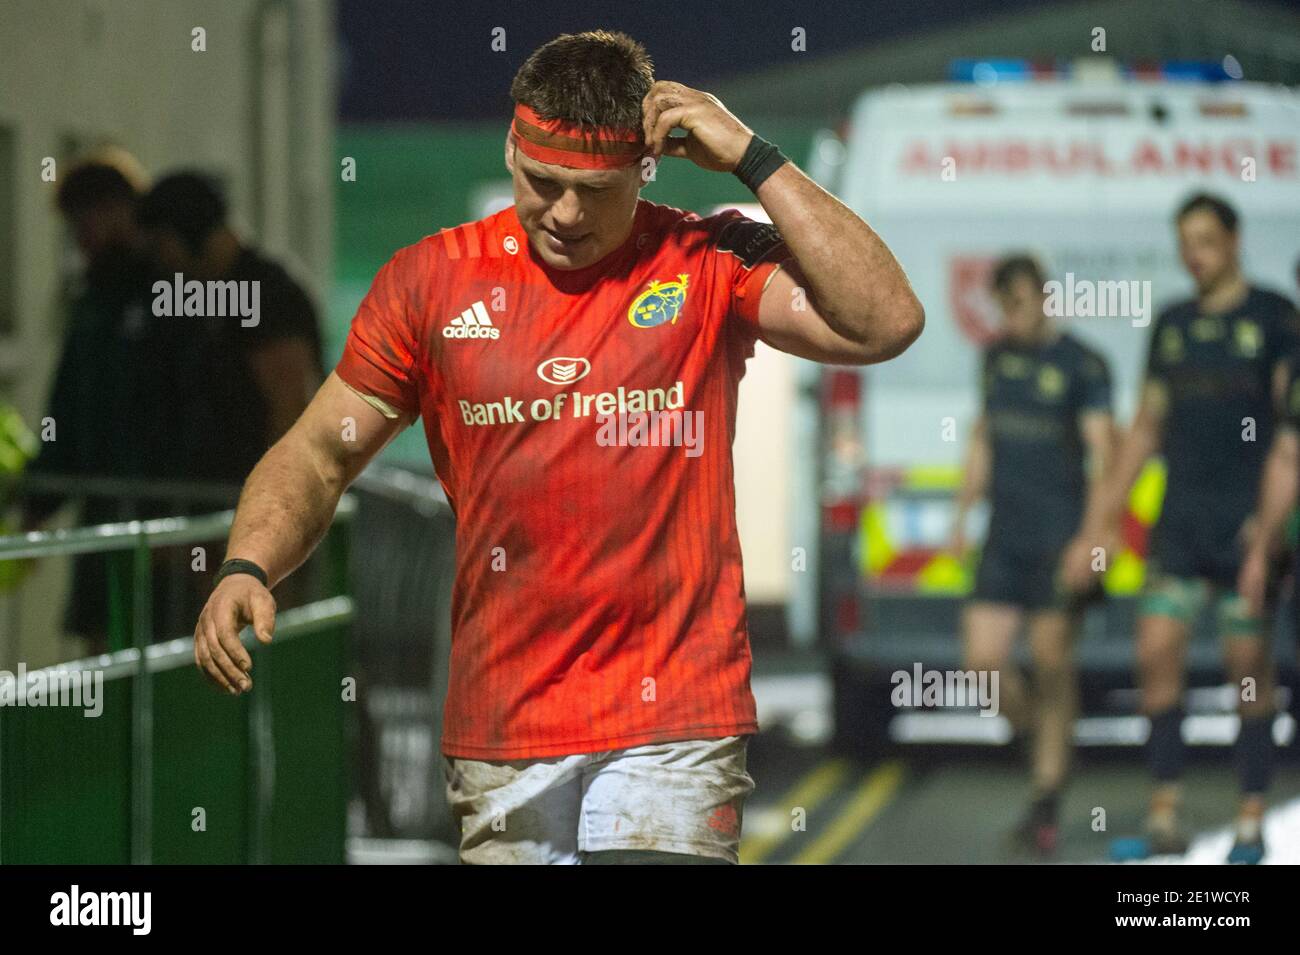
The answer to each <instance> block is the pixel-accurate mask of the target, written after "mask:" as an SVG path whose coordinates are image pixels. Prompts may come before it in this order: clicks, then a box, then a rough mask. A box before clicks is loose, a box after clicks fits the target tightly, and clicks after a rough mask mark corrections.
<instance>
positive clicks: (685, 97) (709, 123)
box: [641, 80, 754, 172]
mask: <svg viewBox="0 0 1300 955" xmlns="http://www.w3.org/2000/svg"><path fill="white" fill-rule="evenodd" d="M641 123H642V126H643V128H644V130H645V141H646V145H647V146H649V147H650V148H651V149H652V150H653V151H654V158H655V161H656V162H658V161H659V157H660V156H676V157H680V158H684V159H689V160H690V161H691V162H693V163H695V165H697V166H700V167H701V168H704V169H709V170H712V171H714V172H731V171H732V170H733V169H735V168H736V166H737V165H738V164H739V163H740V160H741V157H743V156H744V155H745V150H746V149H747V148H749V141H750V139H752V138H753V136H754V131H753V130H752V129H750V128H749V127H748V126H746V125H745V124H744V123H742V122H741V121H740V120H738V119H737V118H736V117H735V116H733V115H731V113H729V112H727V108H726V107H725V106H723V105H722V103H721V102H720V101H719V100H718V98H717V97H716V96H713V95H712V94H710V93H705V92H702V91H701V90H693V89H691V88H690V87H689V86H683V85H682V84H681V83H672V82H669V81H667V80H660V81H659V82H657V83H655V84H654V86H652V87H650V92H649V93H647V94H646V98H645V99H644V100H642V102H641ZM674 129H684V130H686V135H685V136H680V137H670V136H669V135H668V134H669V133H671V132H672V131H673V130H674Z"/></svg>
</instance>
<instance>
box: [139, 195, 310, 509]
mask: <svg viewBox="0 0 1300 955" xmlns="http://www.w3.org/2000/svg"><path fill="white" fill-rule="evenodd" d="M137 220H138V222H139V224H140V226H141V228H142V229H143V230H144V232H145V236H146V239H147V241H148V247H149V249H150V252H151V254H152V255H153V257H154V260H155V262H156V263H157V265H158V267H159V268H160V269H161V270H162V271H163V272H164V275H165V280H166V281H167V282H168V283H169V284H170V283H171V282H172V281H179V282H190V281H198V282H203V283H213V282H220V283H229V282H236V283H241V284H242V283H257V287H258V302H259V304H260V313H259V315H258V317H257V321H256V323H255V324H248V323H246V322H244V321H242V320H241V319H240V317H239V316H232V315H214V314H204V315H173V316H172V317H170V318H168V319H167V321H169V322H172V323H173V324H174V325H175V326H176V327H178V328H182V329H184V330H185V333H186V334H185V339H186V342H185V345H184V347H183V348H182V349H180V350H179V351H178V353H177V355H176V356H175V360H174V363H173V369H172V373H173V375H174V376H175V379H176V381H177V392H176V394H177V396H178V400H179V401H180V408H179V409H178V412H179V418H180V422H181V424H180V426H179V429H178V433H177V434H176V435H175V436H174V437H173V439H172V440H171V441H169V442H168V446H169V447H172V448H174V449H175V454H176V457H177V465H178V468H179V469H180V471H181V473H183V474H185V475H186V476H187V477H189V478H190V479H193V480H202V481H218V482H235V483H242V482H243V480H244V478H245V477H247V476H248V473H249V472H250V471H251V470H252V469H253V465H255V464H256V463H257V461H258V459H259V458H261V456H262V454H263V453H264V452H265V451H266V450H267V449H268V448H269V447H270V446H271V445H272V444H274V443H275V441H276V440H278V439H279V438H280V436H281V435H283V434H284V433H285V432H286V431H287V430H288V429H289V426H290V425H292V424H293V422H294V421H296V420H297V418H298V415H299V414H301V412H302V411H303V409H304V408H306V407H307V404H308V402H309V401H310V400H311V398H312V396H313V395H314V394H315V393H316V389H317V388H318V387H319V386H320V383H321V381H322V380H323V378H324V373H323V367H322V358H321V353H320V352H321V333H320V327H319V323H318V319H317V315H316V309H315V307H314V306H313V305H312V302H311V299H310V298H309V297H308V295H307V293H306V292H305V291H304V289H303V287H302V286H301V285H300V284H299V283H298V282H296V281H295V280H294V279H293V278H291V277H290V276H289V274H288V273H287V272H286V271H285V270H284V269H283V268H282V267H281V266H280V265H278V264H276V263H275V262H273V261H271V260H270V259H268V258H266V257H265V256H263V255H262V254H261V253H260V252H259V251H258V250H256V249H255V248H253V247H251V246H249V245H246V244H244V243H243V242H241V241H240V238H239V236H238V235H236V233H235V231H234V230H233V229H232V228H231V227H230V226H229V225H228V224H227V208H226V200H225V196H224V195H223V192H222V190H221V188H220V186H219V185H218V184H217V183H216V181H215V180H213V179H212V178H211V177H209V176H206V175H203V174H201V173H196V172H188V171H187V172H178V173H174V174H172V175H169V176H166V177H164V178H162V179H160V180H159V181H158V182H157V184H156V185H155V186H154V187H153V189H152V190H151V191H150V192H149V193H148V195H146V196H145V197H144V198H143V199H142V200H141V201H140V206H139V209H138V212H137ZM160 288H161V287H160ZM160 294H166V295H170V293H169V292H167V291H165V290H163V291H161V293H160Z"/></svg>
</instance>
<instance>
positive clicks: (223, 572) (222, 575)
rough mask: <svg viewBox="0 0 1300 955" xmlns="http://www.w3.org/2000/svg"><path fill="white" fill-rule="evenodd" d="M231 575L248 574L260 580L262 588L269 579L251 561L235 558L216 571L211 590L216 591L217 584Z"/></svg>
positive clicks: (264, 572)
mask: <svg viewBox="0 0 1300 955" xmlns="http://www.w3.org/2000/svg"><path fill="white" fill-rule="evenodd" d="M231 574H250V575H252V576H253V577H256V578H257V579H258V580H260V581H261V582H262V586H263V587H265V586H266V582H267V580H268V579H269V578H268V577H267V575H266V571H264V570H263V569H262V568H261V567H258V566H257V564H255V563H253V562H252V561H251V560H243V559H242V558H239V557H235V558H233V559H231V560H228V561H226V562H225V563H223V564H222V565H221V566H220V567H219V568H218V569H217V576H216V577H214V578H213V579H212V587H213V589H216V586H217V584H219V583H221V582H222V581H223V580H225V579H226V578H227V577H229V576H230V575H231Z"/></svg>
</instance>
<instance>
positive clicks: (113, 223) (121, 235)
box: [68, 203, 134, 262]
mask: <svg viewBox="0 0 1300 955" xmlns="http://www.w3.org/2000/svg"><path fill="white" fill-rule="evenodd" d="M133 223H134V220H133V219H132V217H131V207H130V206H129V205H127V204H125V203H101V204H100V205H98V206H95V207H94V208H92V209H88V210H86V211H84V212H79V213H76V214H74V215H72V216H70V217H69V218H68V224H69V225H71V226H72V235H73V239H74V240H75V241H76V243H77V248H78V249H80V250H81V254H82V255H83V256H85V258H86V261H87V262H94V261H96V260H97V259H99V258H100V257H101V256H102V255H104V254H105V253H106V252H107V251H108V250H109V249H111V248H113V247H114V246H121V245H127V244H129V243H130V241H131V236H132V233H133V231H134V225H133Z"/></svg>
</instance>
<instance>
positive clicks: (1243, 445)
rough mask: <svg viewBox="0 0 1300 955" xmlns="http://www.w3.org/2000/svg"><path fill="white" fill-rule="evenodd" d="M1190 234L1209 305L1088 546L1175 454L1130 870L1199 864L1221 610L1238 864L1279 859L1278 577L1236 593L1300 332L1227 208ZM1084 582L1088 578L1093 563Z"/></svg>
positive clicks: (1154, 354)
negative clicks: (1141, 802) (1192, 762)
mask: <svg viewBox="0 0 1300 955" xmlns="http://www.w3.org/2000/svg"><path fill="white" fill-rule="evenodd" d="M1175 226H1176V228H1177V232H1178V246H1179V253H1180V255H1181V257H1182V260H1183V265H1184V267H1185V268H1186V269H1187V271H1188V274H1189V275H1190V276H1191V277H1192V280H1193V282H1194V283H1195V285H1196V297H1195V298H1192V299H1189V300H1187V301H1185V302H1179V303H1177V304H1175V305H1172V306H1170V307H1169V308H1167V309H1165V310H1164V311H1162V312H1161V313H1160V315H1159V317H1158V318H1157V319H1156V322H1155V325H1154V327H1153V328H1152V332H1151V339H1150V350H1149V354H1148V359H1147V370H1146V381H1145V383H1144V384H1143V388H1142V394H1141V398H1140V402H1139V405H1138V411H1137V414H1136V415H1135V417H1134V419H1133V423H1132V425H1131V426H1130V427H1129V430H1128V433H1127V434H1126V436H1125V438H1124V441H1123V443H1122V446H1121V449H1120V452H1119V455H1118V457H1117V459H1116V466H1115V469H1114V473H1113V474H1111V475H1110V476H1109V477H1108V479H1107V481H1106V485H1107V486H1106V490H1105V497H1106V501H1105V506H1104V507H1103V508H1101V509H1100V510H1099V511H1098V518H1099V519H1098V521H1097V523H1096V524H1094V525H1093V526H1092V527H1090V528H1089V531H1088V535H1089V538H1090V539H1091V540H1093V541H1098V542H1101V541H1106V540H1114V539H1116V538H1117V536H1118V529H1117V527H1118V522H1119V518H1120V514H1121V512H1122V510H1123V506H1124V501H1125V500H1126V499H1127V497H1128V494H1129V490H1130V488H1131V487H1132V485H1133V482H1134V481H1135V480H1136V479H1137V477H1138V475H1139V474H1140V473H1141V471H1142V469H1143V467H1144V466H1145V464H1146V461H1147V460H1148V459H1149V458H1151V457H1152V456H1153V455H1156V454H1161V455H1163V457H1164V460H1165V468H1166V486H1165V496H1164V503H1163V505H1162V507H1161V513H1160V519H1159V520H1158V521H1157V523H1156V526H1155V529H1154V531H1153V533H1152V538H1151V552H1150V554H1149V555H1148V558H1147V571H1146V583H1145V585H1144V589H1143V594H1142V599H1141V603H1140V606H1139V609H1138V634H1137V668H1138V680H1139V684H1140V688H1141V700H1142V712H1143V713H1144V714H1145V715H1146V716H1147V718H1148V719H1149V720H1150V723H1151V730H1150V735H1149V737H1148V739H1147V744H1146V752H1147V760H1148V763H1149V766H1150V769H1151V774H1152V776H1153V778H1154V781H1155V786H1154V788H1153V790H1152V794H1151V802H1150V808H1149V811H1148V814H1147V823H1146V833H1145V834H1144V835H1143V836H1141V837H1138V838H1126V839H1118V840H1116V841H1115V843H1114V844H1113V846H1112V855H1113V856H1114V857H1115V858H1116V859H1117V860H1127V859H1133V858H1147V857H1149V856H1153V855H1170V854H1175V855H1177V854H1182V853H1183V852H1185V851H1186V849H1187V845H1188V838H1187V835H1186V834H1185V831H1184V829H1183V827H1182V825H1181V818H1180V817H1181V812H1180V803H1181V779H1182V773H1183V768H1184V764H1185V762H1186V747H1185V744H1184V742H1183V736H1182V724H1183V716H1184V712H1183V693H1184V689H1185V684H1186V658H1187V643H1188V640H1189V639H1190V637H1191V630H1192V625H1193V623H1194V622H1195V621H1196V619H1197V617H1198V616H1199V614H1200V613H1201V611H1202V610H1203V609H1204V608H1205V607H1206V605H1207V604H1210V603H1212V604H1213V609H1214V612H1215V618H1216V619H1215V623H1216V626H1217V630H1218V634H1219V638H1220V641H1221V643H1222V649H1223V661H1224V669H1225V671H1226V673H1227V678H1228V681H1229V682H1230V683H1231V684H1232V685H1233V686H1234V687H1236V688H1238V690H1237V696H1238V699H1237V712H1238V715H1239V716H1240V720H1241V722H1240V729H1239V730H1238V734H1237V740H1236V743H1235V749H1234V756H1235V761H1236V764H1237V773H1238V778H1239V781H1240V786H1241V798H1240V802H1239V805H1238V810H1237V819H1236V824H1235V830H1236V832H1235V840H1234V843H1233V846H1232V849H1231V851H1230V852H1229V855H1228V861H1229V862H1230V863H1240V864H1254V863H1258V862H1259V861H1261V860H1262V859H1263V857H1264V839H1263V817H1264V811H1265V805H1266V803H1265V796H1266V793H1267V790H1268V787H1269V783H1270V780H1271V778H1272V767H1273V746H1274V744H1273V716H1274V714H1273V703H1274V699H1273V698H1274V690H1273V665H1272V663H1273V661H1272V652H1271V650H1272V646H1271V635H1272V619H1271V609H1272V603H1273V597H1274V593H1275V587H1274V583H1275V575H1274V574H1272V573H1270V574H1269V575H1268V578H1269V579H1268V580H1267V582H1266V585H1259V586H1258V587H1256V588H1255V590H1256V592H1255V594H1254V596H1255V598H1256V599H1255V600H1253V601H1251V600H1248V599H1246V595H1245V594H1243V593H1241V592H1239V591H1238V590H1237V587H1238V578H1239V577H1240V576H1241V574H1242V572H1243V561H1245V560H1246V555H1247V554H1248V553H1249V552H1250V550H1251V549H1252V548H1254V547H1255V546H1256V541H1255V536H1256V528H1257V524H1258V522H1257V521H1256V520H1255V519H1254V517H1253V512H1254V509H1255V502H1256V495H1257V493H1258V490H1259V487H1260V478H1261V475H1262V473H1263V470H1264V460H1265V457H1266V454H1267V451H1268V448H1269V447H1270V444H1271V443H1272V440H1273V435H1274V431H1275V423H1276V422H1277V420H1278V409H1279V407H1280V404H1281V400H1282V397H1283V392H1284V390H1285V386H1286V380H1287V377H1288V374H1289V372H1288V368H1289V365H1290V361H1291V357H1292V356H1293V355H1294V354H1295V353H1296V349H1297V345H1298V344H1300V323H1298V322H1297V316H1296V311H1295V308H1294V306H1293V305H1292V304H1291V303H1290V302H1289V301H1287V299H1286V298H1285V297H1283V296H1281V295H1278V294H1277V293H1275V292H1271V291H1268V290H1266V289H1263V288H1260V287H1258V286H1255V285H1252V284H1251V283H1250V282H1249V281H1248V280H1247V279H1246V277H1245V275H1244V274H1243V273H1242V270H1241V264H1240V259H1239V255H1240V244H1239V233H1238V217H1237V213H1236V210H1234V209H1233V208H1232V206H1231V205H1229V204H1228V203H1227V202H1226V201H1224V200H1223V199H1221V198H1219V197H1217V196H1211V195H1206V194H1203V193H1202V194H1197V195H1195V196H1192V197H1191V198H1190V199H1188V200H1187V201H1186V202H1185V203H1184V204H1183V205H1182V206H1181V207H1180V208H1179V210H1178V212H1177V214H1176V216H1175ZM1075 570H1076V572H1078V573H1081V574H1083V573H1086V569H1084V567H1083V558H1082V556H1080V557H1079V560H1078V561H1077V562H1076V565H1075ZM1261 589H1262V590H1266V591H1267V592H1268V593H1267V598H1265V597H1264V596H1263V595H1262V594H1261V593H1260V592H1259V591H1260V590H1261Z"/></svg>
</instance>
